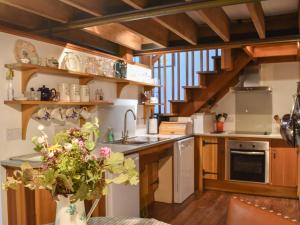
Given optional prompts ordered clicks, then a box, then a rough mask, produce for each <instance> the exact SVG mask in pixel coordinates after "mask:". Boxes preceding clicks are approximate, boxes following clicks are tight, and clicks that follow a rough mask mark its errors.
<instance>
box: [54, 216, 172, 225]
mask: <svg viewBox="0 0 300 225" xmlns="http://www.w3.org/2000/svg"><path fill="white" fill-rule="evenodd" d="M48 225H54V224H48ZM88 225H168V224H167V223H164V222H160V221H158V220H155V219H143V218H122V219H121V218H117V217H92V218H91V219H90V220H89V221H88Z"/></svg>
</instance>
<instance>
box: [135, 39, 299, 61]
mask: <svg viewBox="0 0 300 225" xmlns="http://www.w3.org/2000/svg"><path fill="white" fill-rule="evenodd" d="M295 42H300V35H290V36H280V37H272V38H265V39H248V40H239V41H230V42H227V43H224V42H218V43H202V44H198V45H196V46H192V45H191V46H176V47H169V48H163V49H153V50H143V51H135V52H134V55H135V56H142V55H149V54H154V55H155V54H164V53H171V52H181V51H191V50H195V49H197V50H201V49H216V48H244V47H246V46H254V45H266V44H281V43H295Z"/></svg>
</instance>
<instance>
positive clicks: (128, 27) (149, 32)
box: [60, 0, 169, 50]
mask: <svg viewBox="0 0 300 225" xmlns="http://www.w3.org/2000/svg"><path fill="white" fill-rule="evenodd" d="M60 1H61V2H63V3H65V4H68V5H70V6H72V7H75V8H77V9H79V10H81V11H84V12H86V13H89V14H91V15H93V16H97V17H101V16H103V15H102V12H101V9H99V8H97V7H96V6H97V4H98V2H97V1H91V0H89V1H78V0H60ZM153 25H154V24H153V23H151V21H132V22H129V23H124V24H118V23H113V24H106V25H105V26H101V27H100V26H93V27H88V28H86V30H88V31H92V32H94V34H96V35H99V36H100V37H103V38H106V36H108V37H109V38H112V36H114V35H113V34H104V32H102V31H104V29H103V27H108V31H107V32H111V31H112V29H110V28H111V27H114V28H115V30H114V33H121V34H120V35H119V36H120V37H122V38H124V34H125V33H127V34H128V35H129V36H130V37H131V38H130V37H128V38H125V39H124V40H122V39H121V38H118V37H117V36H116V37H114V39H111V40H113V41H116V43H119V44H121V45H123V46H125V47H128V48H131V49H134V50H137V49H136V47H137V46H134V44H133V43H130V45H131V46H132V45H133V47H131V46H128V44H129V43H128V42H127V41H126V39H127V40H128V39H131V40H133V39H136V40H138V39H139V38H138V37H134V38H133V36H141V37H143V38H145V39H148V40H150V41H151V42H153V43H155V44H156V45H158V46H160V47H167V46H168V36H169V34H168V31H167V30H166V29H164V28H162V29H160V27H158V28H155V27H154V26H153ZM95 31H96V32H95ZM99 31H101V32H99ZM141 41H143V40H142V39H141ZM138 42H140V41H138ZM141 44H142V43H138V45H140V46H139V47H138V48H139V49H141Z"/></svg>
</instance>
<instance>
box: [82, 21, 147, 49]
mask: <svg viewBox="0 0 300 225" xmlns="http://www.w3.org/2000/svg"><path fill="white" fill-rule="evenodd" d="M83 30H84V31H87V32H89V33H90V34H93V35H96V36H99V37H101V38H104V39H106V40H110V41H112V42H115V43H118V44H120V45H122V46H125V47H127V48H130V49H134V50H140V49H142V43H143V38H142V37H141V36H139V35H136V34H135V33H133V32H131V31H129V30H128V29H127V28H126V27H124V26H122V25H120V24H116V23H112V24H106V25H102V26H94V27H87V28H84V29H83Z"/></svg>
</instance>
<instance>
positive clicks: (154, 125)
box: [147, 115, 158, 134]
mask: <svg viewBox="0 0 300 225" xmlns="http://www.w3.org/2000/svg"><path fill="white" fill-rule="evenodd" d="M147 128H148V129H147V130H148V132H147V133H148V134H157V133H158V119H157V117H156V116H154V115H153V116H151V117H150V118H149V119H148V126H147Z"/></svg>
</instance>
